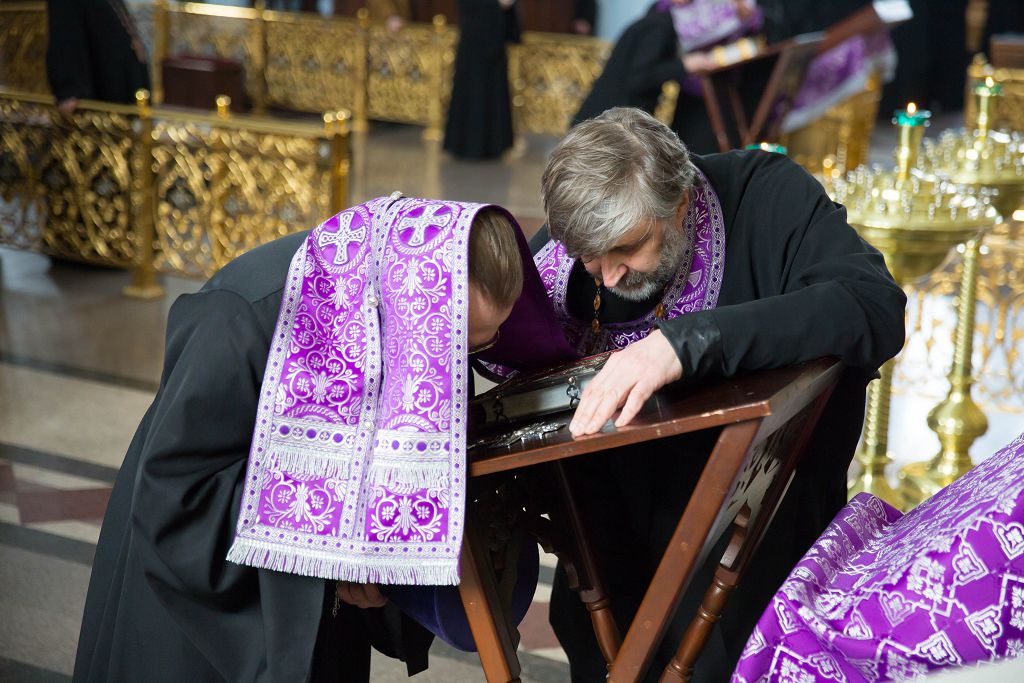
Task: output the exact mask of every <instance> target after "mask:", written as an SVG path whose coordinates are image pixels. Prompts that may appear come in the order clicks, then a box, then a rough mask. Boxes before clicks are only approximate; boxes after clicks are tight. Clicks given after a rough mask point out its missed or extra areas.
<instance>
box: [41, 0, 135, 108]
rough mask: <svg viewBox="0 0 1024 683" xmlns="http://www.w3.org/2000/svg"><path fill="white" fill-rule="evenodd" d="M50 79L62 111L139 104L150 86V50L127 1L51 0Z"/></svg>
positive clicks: (49, 24)
mask: <svg viewBox="0 0 1024 683" xmlns="http://www.w3.org/2000/svg"><path fill="white" fill-rule="evenodd" d="M46 13H47V22H48V25H47V28H48V30H49V43H48V45H47V47H46V76H47V80H48V81H49V83H50V90H52V91H53V95H54V98H55V99H56V101H57V107H58V108H59V109H60V110H61V111H62V112H64V113H66V114H69V113H71V112H73V111H74V110H75V109H76V108H77V107H78V101H79V100H82V99H89V100H101V101H104V102H120V103H133V102H135V92H136V91H137V90H138V89H139V88H148V87H149V66H148V63H147V62H148V60H147V58H146V52H145V48H144V47H143V44H142V40H141V39H140V37H139V32H138V30H137V28H136V26H135V21H134V19H133V18H132V15H131V12H129V10H128V8H127V7H126V6H125V4H124V0H47V2H46Z"/></svg>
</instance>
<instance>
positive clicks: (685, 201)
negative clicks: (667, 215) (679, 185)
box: [675, 190, 690, 225]
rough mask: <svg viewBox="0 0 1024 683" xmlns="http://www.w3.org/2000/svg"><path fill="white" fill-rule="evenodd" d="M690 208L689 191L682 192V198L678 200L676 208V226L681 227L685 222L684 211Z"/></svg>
mask: <svg viewBox="0 0 1024 683" xmlns="http://www.w3.org/2000/svg"><path fill="white" fill-rule="evenodd" d="M689 208H690V191H689V190H683V198H682V199H680V200H679V206H678V208H676V222H675V224H676V225H682V224H683V222H685V221H686V211H687V210H688V209H689Z"/></svg>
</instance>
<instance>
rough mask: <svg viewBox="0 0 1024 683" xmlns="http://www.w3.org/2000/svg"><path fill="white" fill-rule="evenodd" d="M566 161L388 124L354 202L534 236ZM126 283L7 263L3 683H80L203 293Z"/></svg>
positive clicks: (385, 664) (533, 651)
mask: <svg viewBox="0 0 1024 683" xmlns="http://www.w3.org/2000/svg"><path fill="white" fill-rule="evenodd" d="M552 145H553V141H552V140H551V139H548V138H531V139H528V140H527V141H526V142H525V144H524V146H523V147H522V148H520V149H517V150H515V151H514V152H513V153H512V154H510V155H509V156H508V157H507V158H506V159H503V160H502V161H500V162H492V163H469V162H458V161H454V160H452V159H450V158H448V157H446V156H444V155H443V154H441V153H440V152H439V150H438V149H437V148H436V147H430V146H424V145H422V144H421V143H420V141H419V129H414V128H409V127H402V126H389V125H383V124H380V125H377V126H375V128H374V130H373V131H372V132H371V134H370V135H369V137H368V139H367V141H366V142H365V143H364V145H363V146H360V147H357V149H356V160H355V162H354V166H353V178H352V185H351V195H352V196H351V199H352V201H353V202H358V201H363V200H365V199H368V198H370V197H373V196H379V195H386V194H390V193H391V192H392V191H394V190H396V189H398V190H402V191H403V192H405V193H406V194H408V195H419V196H444V197H448V198H453V199H463V200H469V201H485V202H495V203H499V204H502V205H504V206H506V207H508V208H509V209H510V210H511V211H512V212H513V213H514V214H515V215H516V216H517V217H519V218H520V219H521V221H522V223H523V226H524V229H525V231H526V232H527V233H529V234H532V233H533V231H535V230H536V229H537V228H538V227H539V225H540V223H541V216H542V212H541V209H540V203H539V191H538V190H539V184H540V175H541V171H542V168H543V163H544V160H545V157H546V155H547V153H548V151H550V148H551V146H552ZM873 150H874V151H873V156H874V157H876V158H877V159H878V160H879V161H881V162H884V161H886V160H887V157H888V154H889V150H891V136H890V138H887V133H886V132H885V131H882V132H881V134H880V135H879V136H878V139H877V140H876V144H875V146H874V147H873ZM127 283H128V275H127V274H126V273H124V272H121V271H117V270H109V269H104V268H95V267H86V266H80V265H75V264H69V263H64V262H54V261H51V260H50V259H48V258H46V257H44V256H40V255H37V254H32V253H25V252H18V251H14V250H10V249H5V248H0V680H2V681H59V680H67V679H68V677H69V675H70V673H71V668H72V664H73V661H74V652H75V646H76V642H77V638H78V627H79V622H80V619H81V614H82V609H83V603H84V594H85V588H86V585H87V582H88V577H89V570H90V566H91V562H92V557H93V554H94V550H95V544H96V540H97V536H98V532H99V524H100V521H101V518H102V515H103V512H104V508H105V505H106V501H107V498H108V496H109V492H110V486H111V484H112V482H113V481H114V478H115V475H116V473H117V470H118V467H119V466H120V463H121V459H122V457H123V455H124V453H125V450H126V449H127V446H128V443H129V441H130V439H131V437H132V434H133V432H134V430H135V428H136V425H137V423H138V422H139V419H140V418H141V416H142V414H143V413H144V411H145V410H146V408H147V406H148V404H149V402H150V401H151V400H152V397H153V395H154V393H155V390H156V388H157V383H158V380H159V376H160V368H161V361H162V355H163V335H164V329H165V321H166V316H167V311H168V308H169V306H170V304H171V302H172V301H173V300H174V299H175V298H176V297H177V296H178V295H180V294H183V293H187V292H192V291H195V290H196V289H198V288H199V286H200V284H201V283H199V282H196V281H190V280H183V279H179V278H166V279H165V280H164V281H163V284H164V287H165V288H166V294H165V295H164V296H163V297H161V298H159V299H156V300H152V301H138V300H132V299H127V298H125V297H123V296H122V295H121V289H122V288H123V287H124V286H125V285H126V284H127ZM897 403H898V401H897ZM1017 417H1019V416H1017ZM908 419H909V418H908ZM915 419H917V418H915ZM1007 420H1008V421H1009V423H1007ZM1007 420H1001V419H1000V420H997V421H996V424H995V425H994V428H995V430H996V431H997V432H998V433H999V434H1003V433H1010V432H1013V431H1014V430H1017V431H1019V429H1020V425H1019V424H1016V423H1017V422H1019V420H1015V419H1014V418H1013V416H1011V417H1009V418H1007ZM1008 440H1009V439H1007V441H1008ZM915 443H916V442H915ZM543 564H544V566H543V567H542V569H541V585H540V587H539V589H538V593H537V596H536V598H535V601H534V604H533V606H532V607H531V610H530V613H529V614H528V615H527V618H526V622H525V623H524V625H523V628H522V644H521V648H520V649H521V659H522V663H523V668H524V676H523V680H524V681H539V682H540V681H564V680H567V678H568V667H567V665H566V664H565V657H564V654H563V653H562V651H561V650H560V648H559V647H558V643H557V641H556V640H555V638H554V635H553V633H552V632H551V629H550V626H549V625H548V623H547V607H548V598H549V596H550V590H551V589H550V584H551V580H552V577H553V569H552V567H553V561H552V558H551V557H550V556H545V557H544V560H543ZM375 667H376V668H375V675H374V680H380V681H391V680H396V681H397V680H401V679H403V678H404V673H403V671H402V669H401V668H400V667H399V666H397V665H396V664H395V663H394V662H392V661H390V660H386V659H384V658H380V659H379V660H378V661H376V662H375ZM417 680H421V681H425V682H428V683H429V682H431V681H434V682H441V681H446V682H447V681H480V680H483V678H482V675H481V674H480V672H479V669H478V666H477V660H476V657H475V655H467V654H463V653H458V652H455V651H453V650H451V649H449V648H444V647H442V646H440V645H438V646H436V647H435V650H434V652H433V657H432V667H431V669H430V670H429V671H428V672H426V673H424V674H422V675H421V676H419V677H417ZM1018 680H1019V679H1018Z"/></svg>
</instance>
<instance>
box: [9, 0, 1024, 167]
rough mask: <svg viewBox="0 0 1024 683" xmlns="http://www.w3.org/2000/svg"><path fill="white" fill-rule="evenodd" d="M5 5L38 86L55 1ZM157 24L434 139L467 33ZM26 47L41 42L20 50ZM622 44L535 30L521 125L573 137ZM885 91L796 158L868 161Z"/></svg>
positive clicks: (518, 106)
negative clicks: (615, 47) (574, 123)
mask: <svg viewBox="0 0 1024 683" xmlns="http://www.w3.org/2000/svg"><path fill="white" fill-rule="evenodd" d="M257 5H258V6H259V7H262V5H263V3H261V2H257ZM4 8H7V9H9V10H11V12H12V14H15V15H17V16H19V17H23V18H22V19H19V22H21V23H18V22H7V23H5V24H0V48H2V49H3V50H4V53H3V54H5V55H6V54H12V55H13V54H15V52H17V51H18V50H21V52H19V53H18V54H24V55H26V58H27V59H29V61H30V62H32V61H34V62H35V67H31V68H30V67H29V66H28V65H27V64H21V65H20V66H17V67H16V68H15V67H12V66H10V65H12V64H15V62H12V61H9V60H8V61H6V62H4V63H0V83H9V82H10V81H11V80H17V81H18V82H27V81H29V80H30V76H29V75H28V74H29V72H30V71H32V70H33V69H34V71H37V72H39V73H42V63H43V60H42V54H43V51H44V49H45V41H46V26H45V24H46V22H45V5H44V3H39V2H33V3H3V4H0V10H2V9H4ZM15 9H18V10H19V12H14V10H15ZM153 21H154V31H153V37H154V48H153V52H154V54H153V60H152V61H153V64H159V63H160V61H161V59H162V58H163V57H164V56H166V55H169V54H176V53H191V54H199V55H207V56H215V57H223V58H228V59H233V60H236V61H238V62H240V63H241V64H242V65H243V66H244V68H245V79H246V84H245V85H246V93H247V96H248V98H249V99H250V101H251V102H252V104H253V108H254V110H255V111H256V112H258V113H259V112H264V111H266V110H267V109H268V108H269V107H277V108H284V109H293V110H298V111H308V112H319V111H322V110H324V109H329V110H333V109H340V108H347V109H350V110H351V111H352V113H353V125H352V128H353V130H355V131H364V130H366V129H367V125H368V124H367V121H368V119H375V120H382V121H395V122H401V123H412V124H417V125H422V126H425V127H426V130H425V131H424V137H426V138H427V139H433V140H437V139H440V137H441V135H442V130H443V122H444V118H445V115H446V112H447V107H448V99H449V96H450V93H451V81H452V76H453V70H454V59H455V50H456V46H457V44H458V35H459V33H458V29H457V28H455V27H452V26H449V25H447V24H446V23H445V21H444V19H443V17H440V16H439V17H437V18H435V21H434V23H433V24H432V25H431V24H416V23H411V24H407V25H406V26H405V27H404V28H402V29H401V30H400V31H398V32H390V31H388V30H387V28H386V27H385V26H384V24H383V23H381V22H374V21H371V20H370V18H369V15H368V14H367V13H365V12H364V13H362V14H361V16H359V17H358V18H352V17H321V16H319V15H316V14H309V13H298V12H276V11H269V10H263V9H256V8H244V7H229V6H224V5H213V4H201V3H168V2H167V0H156V2H155V4H154V12H153ZM29 35H31V36H32V37H31V39H29V38H28V37H26V36H29ZM21 45H28V46H34V47H17V46H21ZM40 46H42V47H40ZM610 48H611V45H610V44H609V43H608V42H607V41H604V40H599V39H596V38H587V37H581V36H569V35H562V34H552V33H533V32H527V33H525V34H524V35H523V42H522V43H521V44H519V45H512V46H510V47H509V83H510V87H511V91H512V92H511V95H512V104H513V120H514V122H515V127H516V132H517V133H519V134H522V133H547V134H554V135H560V134H562V133H564V132H565V131H566V129H567V128H568V124H569V121H570V119H571V117H572V115H573V114H574V113H575V112H576V110H577V109H578V108H579V106H580V104H581V103H582V101H583V98H584V97H586V95H587V93H588V92H589V91H590V88H591V86H592V84H593V82H594V80H595V79H596V78H597V76H598V75H599V74H600V72H601V70H602V68H603V66H604V62H605V60H606V59H607V56H608V53H609V52H610ZM31 78H33V79H34V81H33V83H35V85H40V83H42V81H41V79H40V78H39V77H34V76H33V77H31ZM5 79H7V80H5ZM19 79H20V80H19ZM153 91H154V101H155V102H160V101H162V100H161V93H162V83H161V73H160V70H159V69H153ZM878 92H879V88H878V87H877V84H874V85H872V86H871V87H869V88H868V90H867V91H866V92H865V93H863V94H861V95H858V96H855V97H854V98H851V99H850V100H848V101H847V102H845V103H843V104H841V105H839V106H837V107H835V108H834V109H833V110H831V111H830V112H829V113H828V114H827V115H826V116H825V117H823V119H822V120H821V121H819V122H816V123H814V124H812V125H811V126H809V127H807V128H806V129H803V130H801V131H797V132H796V133H794V134H791V136H790V140H789V141H788V143H789V144H788V146H789V147H790V150H791V153H792V154H793V156H794V157H796V158H797V159H798V161H800V163H802V164H804V165H805V166H806V167H807V168H808V169H809V170H811V171H812V172H819V171H821V170H822V169H823V168H827V167H832V168H840V169H842V168H852V167H854V166H856V165H857V163H859V162H860V161H862V160H864V159H865V157H866V148H865V147H864V145H863V143H862V141H866V140H867V138H868V137H869V136H870V131H871V127H872V125H873V121H874V112H875V110H876V108H877V100H878ZM677 94H678V86H676V85H675V84H673V83H666V87H665V88H664V89H663V93H662V98H661V100H660V103H659V107H658V110H657V112H656V113H657V115H658V118H660V119H661V120H663V121H666V122H668V121H671V120H672V117H673V114H674V110H675V101H676V96H677ZM1008 108H1009V107H1008ZM1018 111H1024V107H1019V108H1018Z"/></svg>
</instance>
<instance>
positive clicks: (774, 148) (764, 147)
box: [743, 142, 788, 154]
mask: <svg viewBox="0 0 1024 683" xmlns="http://www.w3.org/2000/svg"><path fill="white" fill-rule="evenodd" d="M743 149H759V150H761V151H762V152H775V153H776V154H786V153H787V152H788V150H787V149H786V148H785V147H783V146H782V145H777V144H775V143H773V142H755V143H754V144H752V145H747V146H746V147H744V148H743Z"/></svg>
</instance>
